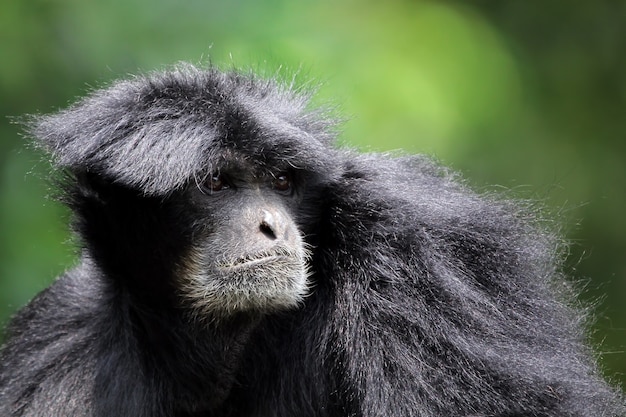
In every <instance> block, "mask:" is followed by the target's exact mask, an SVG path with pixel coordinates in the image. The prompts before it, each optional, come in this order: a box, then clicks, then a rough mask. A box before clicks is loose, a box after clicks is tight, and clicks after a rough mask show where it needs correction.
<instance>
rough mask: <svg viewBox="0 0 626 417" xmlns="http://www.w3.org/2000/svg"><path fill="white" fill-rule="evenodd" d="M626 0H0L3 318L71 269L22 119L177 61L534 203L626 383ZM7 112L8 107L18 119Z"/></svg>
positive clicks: (606, 354)
mask: <svg viewBox="0 0 626 417" xmlns="http://www.w3.org/2000/svg"><path fill="white" fill-rule="evenodd" d="M625 21H626V2H623V1H611V0H594V1H587V2H584V1H581V2H571V1H566V0H553V1H547V2H539V1H532V0H531V1H516V0H500V1H487V0H484V1H465V2H454V1H409V0H405V1H402V0H387V1H384V2H383V1H378V0H376V1H375V0H322V1H316V2H314V1H288V0H232V1H217V0H209V1H201V0H185V1H174V0H112V1H109V2H95V1H78V0H29V1H23V0H4V1H3V2H2V3H1V4H0V114H1V115H2V116H3V117H2V118H0V323H4V322H6V320H7V319H8V317H9V316H10V314H11V313H12V312H14V311H15V310H16V309H17V308H19V307H20V306H22V305H23V304H24V303H26V302H27V301H28V300H29V299H30V298H31V297H32V296H33V295H34V294H35V293H36V292H37V291H39V290H41V289H42V288H44V287H45V286H46V285H48V284H49V283H50V282H51V281H52V280H53V279H54V277H55V276H56V275H57V274H59V273H60V272H62V271H63V270H64V269H66V268H68V267H69V266H71V265H72V263H73V262H74V261H75V258H76V256H75V252H76V248H75V247H74V246H73V244H72V241H71V239H70V235H69V233H68V231H67V229H66V226H65V224H66V221H67V217H68V213H67V212H66V211H65V209H64V208H63V207H61V206H59V205H58V204H57V203H55V202H54V201H53V199H50V198H46V197H47V196H48V195H49V194H50V193H51V190H50V184H49V181H48V178H47V177H48V175H49V167H48V166H47V163H46V162H45V161H42V159H41V156H40V155H37V154H35V153H34V152H33V151H32V150H30V149H28V147H27V146H25V142H26V141H25V140H24V139H23V138H22V137H21V136H20V134H19V132H20V128H19V126H17V125H15V124H13V123H11V119H10V117H11V116H19V115H23V114H25V113H37V112H50V111H54V110H57V109H59V108H63V107H65V106H66V105H67V104H68V103H70V102H72V101H73V100H75V99H76V98H77V97H80V96H82V95H84V94H85V93H86V92H87V91H89V90H90V89H91V88H94V87H98V86H102V85H106V83H107V82H109V81H110V80H112V79H114V78H119V77H123V76H126V75H127V74H130V73H137V72H140V71H148V70H153V69H160V68H163V67H165V66H167V65H171V64H173V63H175V62H177V61H181V60H186V61H191V62H194V63H205V64H206V63H208V62H213V63H215V64H217V65H219V66H222V67H226V68H229V67H232V66H235V67H243V68H253V69H257V70H260V71H262V72H264V73H266V74H269V75H271V74H274V73H276V72H278V73H280V74H293V73H297V74H298V79H300V80H312V82H313V83H315V84H320V88H319V93H318V95H317V100H318V101H319V102H321V103H332V104H333V105H335V106H336V107H337V108H338V109H339V110H338V112H339V113H340V114H342V115H345V116H346V118H347V122H346V124H345V125H344V129H343V132H342V134H341V138H340V140H341V142H342V143H343V144H346V145H349V146H354V147H359V148H362V149H364V150H395V149H403V150H405V151H406V152H425V153H429V154H433V155H436V156H437V157H438V158H439V159H441V160H442V161H443V162H444V163H446V164H448V165H450V166H452V167H453V168H455V169H457V170H459V171H461V172H462V173H463V174H464V175H465V176H466V177H468V178H469V179H470V182H471V183H472V184H473V185H474V186H475V187H476V188H477V189H485V188H490V189H491V188H493V187H489V185H490V184H498V185H501V186H502V187H503V188H504V189H506V190H509V191H507V192H511V190H512V192H513V193H514V194H516V195H517V196H519V197H521V198H532V199H536V200H539V201H541V202H542V203H543V204H545V205H546V207H548V208H549V211H550V212H551V213H552V218H554V219H555V220H556V221H557V222H559V223H560V224H562V226H563V230H564V234H565V235H566V237H567V238H568V239H569V240H570V242H571V243H572V245H571V249H570V252H571V253H570V257H569V261H568V264H567V267H568V268H569V269H570V270H571V271H572V275H573V276H574V277H575V279H576V280H579V281H580V282H581V283H582V284H583V285H584V292H583V294H582V296H581V298H582V299H583V300H585V301H593V302H594V303H596V304H595V305H596V318H597V319H596V322H595V324H594V332H593V334H592V337H593V339H594V341H595V343H597V344H598V345H599V347H600V351H601V352H602V356H601V362H602V364H603V367H604V368H605V371H606V373H607V374H608V375H609V376H611V377H612V378H614V379H615V380H616V381H617V382H620V381H622V382H625V381H626V377H625V376H624V375H625V374H626V353H625V351H624V349H625V346H626V259H625V258H626V256H625V255H626V239H625V236H626V217H625V216H624V207H625V206H626V187H625V184H624V182H625V179H626V164H625V158H626V140H625V139H626V138H625V136H626V25H624V22H625ZM7 116H8V117H7Z"/></svg>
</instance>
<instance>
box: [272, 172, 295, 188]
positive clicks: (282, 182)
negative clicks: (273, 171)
mask: <svg viewBox="0 0 626 417" xmlns="http://www.w3.org/2000/svg"><path fill="white" fill-rule="evenodd" d="M272 188H274V189H275V190H277V191H282V192H288V191H290V190H291V177H290V176H289V174H288V173H286V172H281V173H280V174H278V175H276V176H275V177H274V180H273V181H272Z"/></svg>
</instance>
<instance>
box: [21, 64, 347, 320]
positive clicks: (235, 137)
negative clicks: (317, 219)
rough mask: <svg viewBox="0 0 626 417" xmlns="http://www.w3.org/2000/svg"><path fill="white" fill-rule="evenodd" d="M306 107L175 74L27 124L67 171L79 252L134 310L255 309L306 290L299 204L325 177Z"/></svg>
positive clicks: (320, 124) (324, 148) (293, 300)
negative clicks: (170, 302) (170, 306)
mask: <svg viewBox="0 0 626 417" xmlns="http://www.w3.org/2000/svg"><path fill="white" fill-rule="evenodd" d="M277 91H278V92H279V94H276V92H277ZM269 92H271V94H269ZM306 102H307V98H306V96H305V95H304V94H296V93H294V92H293V91H291V90H288V89H281V87H280V86H278V85H276V84H274V83H273V82H270V81H260V80H258V79H255V78H254V77H253V76H244V75H241V74H235V73H221V72H218V71H216V70H208V71H200V70H197V69H195V68H193V67H191V66H183V67H180V68H178V69H176V70H174V71H171V72H166V73H159V74H154V75H151V76H147V77H145V78H139V79H135V80H132V81H126V82H120V83H117V84H114V85H113V86H111V87H110V88H108V89H105V90H103V91H101V92H99V93H97V94H95V95H94V96H92V97H90V98H87V99H86V100H84V101H83V102H80V103H78V104H77V105H75V106H74V107H72V108H70V109H68V110H66V111H64V112H61V113H60V114H57V115H52V116H45V117H43V118H37V119H36V120H34V121H33V123H32V130H33V134H34V136H36V137H38V138H41V141H42V145H43V147H44V148H45V149H46V150H47V151H49V152H51V153H52V155H53V158H54V161H55V163H56V164H58V165H59V166H61V167H63V168H65V169H66V171H67V172H68V173H69V176H68V180H67V181H66V184H65V187H66V189H67V193H66V194H67V196H68V197H69V199H68V200H69V204H70V206H71V207H72V208H73V211H74V213H75V222H74V224H75V228H76V229H77V231H78V235H79V236H80V237H81V238H82V240H83V243H84V246H85V247H86V248H87V256H88V257H90V258H91V259H93V261H94V263H95V265H97V266H98V267H99V268H100V269H101V270H102V272H103V273H104V274H105V275H106V276H108V277H113V279H117V280H118V281H119V284H120V288H125V289H129V290H130V295H131V296H132V297H133V298H134V299H135V300H137V301H136V302H139V303H140V304H144V305H153V306H154V307H155V308H162V301H163V300H164V299H172V298H173V297H174V298H176V300H174V301H175V303H174V304H176V303H180V304H181V305H182V306H187V307H191V308H192V310H193V311H194V312H195V313H197V314H199V315H201V316H210V317H216V316H222V315H228V314H231V313H234V312H238V311H258V312H265V311H272V310H276V309H283V308H287V307H293V306H295V305H297V304H298V302H299V301H300V300H301V299H302V297H303V296H305V295H306V293H307V288H308V286H309V283H308V282H307V275H308V259H309V250H308V249H307V247H308V245H309V244H308V243H307V241H306V236H305V235H306V233H307V227H310V226H307V218H308V217H311V209H310V208H309V207H310V206H312V205H311V204H308V203H307V202H309V201H312V200H315V199H317V198H318V197H317V196H316V192H315V190H316V189H317V188H318V185H319V182H320V181H321V180H320V178H324V179H325V180H326V181H327V180H328V179H329V178H331V177H332V171H333V170H334V169H335V168H334V166H333V162H332V156H331V154H330V153H329V151H328V149H329V144H328V142H329V138H330V134H329V131H328V130H329V126H330V124H329V123H327V122H326V121H325V119H324V118H321V117H319V114H312V113H311V112H308V111H307V109H306ZM70 119H71V120H73V123H71V124H68V123H67V122H66V121H67V120H70ZM146 289H149V291H146Z"/></svg>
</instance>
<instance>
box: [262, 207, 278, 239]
mask: <svg viewBox="0 0 626 417" xmlns="http://www.w3.org/2000/svg"><path fill="white" fill-rule="evenodd" d="M277 226H278V224H277V220H276V216H275V215H274V214H272V212H270V211H268V210H263V218H262V220H261V224H260V226H259V229H260V230H261V233H263V234H264V235H265V236H266V237H267V238H269V239H271V240H275V239H276V238H277V237H278V236H277V232H278V230H277Z"/></svg>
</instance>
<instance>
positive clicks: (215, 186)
mask: <svg viewBox="0 0 626 417" xmlns="http://www.w3.org/2000/svg"><path fill="white" fill-rule="evenodd" d="M203 188H204V189H205V190H207V191H208V192H209V194H211V193H216V192H218V191H222V190H227V189H229V188H230V184H229V183H228V180H227V179H226V178H225V177H224V175H223V174H221V173H219V172H214V173H213V174H211V175H209V177H208V178H207V179H206V181H205V182H204V184H203Z"/></svg>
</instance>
